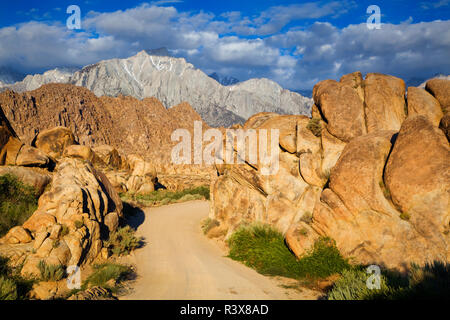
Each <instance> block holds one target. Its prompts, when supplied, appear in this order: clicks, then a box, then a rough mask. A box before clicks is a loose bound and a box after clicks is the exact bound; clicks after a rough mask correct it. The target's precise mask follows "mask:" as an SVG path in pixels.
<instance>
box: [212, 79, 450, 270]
mask: <svg viewBox="0 0 450 320" xmlns="http://www.w3.org/2000/svg"><path fill="white" fill-rule="evenodd" d="M434 82H435V80H433V82H431V83H430V84H429V85H427V90H428V92H430V93H431V94H430V93H428V92H426V91H424V90H423V89H418V88H409V92H408V101H407V104H406V101H405V86H404V83H403V81H402V80H401V79H398V78H395V77H391V76H386V75H380V74H369V75H367V77H366V79H365V80H364V79H363V78H362V76H361V74H360V73H358V72H356V73H352V74H349V75H346V76H343V77H342V78H341V80H340V82H336V81H332V80H326V81H323V82H320V83H318V84H317V85H316V86H315V88H314V100H315V106H314V107H313V111H312V117H313V118H312V119H308V118H298V117H295V116H287V117H288V118H287V119H286V118H283V120H282V121H280V119H281V118H280V116H278V115H276V114H258V115H255V116H253V117H251V118H250V119H249V120H248V121H247V122H246V123H245V124H244V128H245V129H259V128H278V129H280V130H281V132H282V134H281V135H280V136H283V137H284V138H283V139H280V158H279V159H280V170H279V171H278V172H277V173H276V174H275V175H271V176H264V175H262V174H261V172H260V170H259V168H258V166H250V165H247V164H241V165H224V166H218V167H217V172H218V174H219V176H218V177H217V178H216V179H215V181H214V182H213V184H212V189H211V190H212V191H211V194H212V196H211V198H212V206H211V213H210V216H211V218H215V219H216V220H218V221H219V222H220V224H219V226H217V227H216V228H215V231H211V232H212V233H213V234H215V235H226V236H229V235H230V234H231V233H232V232H233V231H234V230H235V229H236V228H237V227H238V226H239V225H240V224H241V223H242V222H252V221H262V222H265V223H269V224H272V225H273V226H275V227H276V228H278V229H279V230H280V231H281V232H283V233H284V234H285V239H286V243H287V244H288V246H289V247H290V249H291V250H292V251H293V252H294V253H295V254H296V255H297V256H299V257H301V256H302V255H304V254H305V253H307V252H308V251H309V250H310V249H311V248H312V246H313V244H314V242H315V241H316V240H317V239H318V238H320V237H331V238H333V239H334V240H335V241H336V244H337V246H338V248H339V249H340V251H341V252H342V254H343V255H344V256H346V257H349V258H352V260H353V261H354V262H357V263H363V264H372V263H376V264H379V265H384V266H387V267H392V268H398V269H400V270H404V269H405V268H408V266H409V263H411V262H416V263H425V262H430V261H433V260H442V261H449V260H450V210H449V202H448V201H449V196H450V174H449V171H448V161H449V159H450V146H449V142H448V140H447V139H446V137H445V133H446V132H447V133H448V131H445V126H443V125H442V124H443V121H444V119H445V115H446V114H447V113H446V109H445V108H444V106H445V105H446V103H447V101H446V98H447V97H448V96H450V90H449V88H448V87H447V86H448V84H449V83H450V81H447V82H446V83H440V82H439V83H434ZM406 107H407V108H408V111H409V116H408V117H407V118H406ZM442 115H444V117H442ZM441 118H442V120H441ZM289 123H296V125H295V126H291V125H289ZM438 125H440V126H439V127H438ZM294 145H295V146H296V148H295V152H293V151H294V149H293V148H292V147H293V146H294ZM213 230H214V229H213Z"/></svg>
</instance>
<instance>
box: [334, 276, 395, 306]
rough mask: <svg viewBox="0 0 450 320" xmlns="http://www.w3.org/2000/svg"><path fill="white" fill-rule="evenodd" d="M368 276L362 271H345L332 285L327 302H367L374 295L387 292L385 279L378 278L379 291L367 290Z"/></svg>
mask: <svg viewBox="0 0 450 320" xmlns="http://www.w3.org/2000/svg"><path fill="white" fill-rule="evenodd" d="M369 276H370V275H369V274H367V273H366V271H365V270H362V269H351V270H345V271H344V272H343V273H342V277H341V278H340V279H339V280H337V281H336V282H335V283H334V286H333V289H332V290H331V291H330V292H329V294H328V299H329V300H367V299H371V297H373V296H374V295H376V294H379V293H381V292H387V291H388V290H389V288H388V286H387V285H386V282H387V281H386V278H385V277H384V276H382V277H381V278H380V289H369V288H368V287H367V283H366V282H367V279H368V278H369Z"/></svg>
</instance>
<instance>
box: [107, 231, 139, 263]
mask: <svg viewBox="0 0 450 320" xmlns="http://www.w3.org/2000/svg"><path fill="white" fill-rule="evenodd" d="M141 242H142V238H140V237H136V235H135V231H134V230H133V229H132V228H131V227H130V226H125V227H121V228H119V229H117V230H116V231H114V232H112V233H111V234H110V235H109V239H108V241H107V242H106V247H107V248H108V249H110V250H111V252H112V253H113V254H115V255H117V256H121V255H128V254H130V252H131V251H133V250H135V249H137V248H139V246H140V245H141Z"/></svg>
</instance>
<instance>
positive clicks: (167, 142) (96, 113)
mask: <svg viewBox="0 0 450 320" xmlns="http://www.w3.org/2000/svg"><path fill="white" fill-rule="evenodd" d="M0 107H1V109H2V110H3V111H4V113H5V115H6V117H7V118H8V119H9V121H10V123H11V126H12V127H13V128H14V131H15V132H16V133H17V135H18V136H19V138H20V139H21V140H22V141H24V142H25V143H27V144H32V142H33V140H34V139H35V137H36V135H37V134H38V133H40V132H42V131H43V130H47V129H51V128H53V127H57V126H63V127H67V128H69V129H70V130H71V131H72V132H73V133H74V135H75V139H76V140H77V141H78V142H79V143H80V144H82V145H87V146H90V147H97V146H101V145H104V144H106V145H111V146H113V147H115V148H117V149H118V150H119V151H120V152H122V153H123V154H126V155H128V154H137V155H140V156H143V157H145V158H146V159H148V160H151V161H152V163H166V164H168V163H170V154H171V148H172V146H173V145H174V143H173V142H172V141H171V138H170V136H171V134H172V132H173V131H174V130H175V129H178V128H185V129H188V130H190V131H191V132H192V130H193V125H194V121H202V119H201V118H200V116H199V115H198V114H197V113H196V112H195V111H194V110H193V108H192V107H191V106H190V105H189V104H188V103H181V104H179V105H177V106H174V107H172V108H169V109H166V108H165V107H164V106H163V105H162V104H161V102H159V101H158V100H157V99H155V98H146V99H143V100H138V99H136V98H132V97H124V96H119V97H117V98H112V97H97V96H95V95H94V94H93V93H92V92H90V91H89V90H87V89H85V88H82V87H77V86H74V85H68V84H48V85H44V86H42V87H40V88H39V89H37V90H34V91H30V92H24V93H15V92H13V91H10V90H7V91H5V92H3V93H1V94H0Z"/></svg>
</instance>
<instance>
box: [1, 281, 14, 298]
mask: <svg viewBox="0 0 450 320" xmlns="http://www.w3.org/2000/svg"><path fill="white" fill-rule="evenodd" d="M17 297H18V294H17V284H16V283H15V281H14V280H12V279H9V278H7V277H5V276H0V300H16V299H17Z"/></svg>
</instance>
